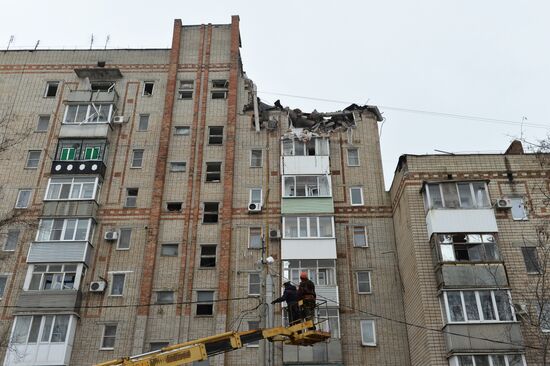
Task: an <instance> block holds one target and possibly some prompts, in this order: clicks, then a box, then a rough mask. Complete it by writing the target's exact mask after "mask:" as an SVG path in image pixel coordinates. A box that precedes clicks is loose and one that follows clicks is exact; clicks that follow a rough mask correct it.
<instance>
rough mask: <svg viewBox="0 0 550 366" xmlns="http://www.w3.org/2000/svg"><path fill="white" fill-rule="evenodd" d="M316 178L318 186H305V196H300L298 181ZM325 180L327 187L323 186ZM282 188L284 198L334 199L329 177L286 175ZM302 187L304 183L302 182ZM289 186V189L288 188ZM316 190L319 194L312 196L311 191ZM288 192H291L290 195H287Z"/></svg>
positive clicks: (321, 175)
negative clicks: (324, 192) (322, 192)
mask: <svg viewBox="0 0 550 366" xmlns="http://www.w3.org/2000/svg"><path fill="white" fill-rule="evenodd" d="M312 177H314V178H316V185H315V186H313V185H308V184H307V183H306V184H303V187H304V188H303V190H304V195H298V188H297V187H298V180H300V179H302V178H312ZM323 180H324V182H326V186H323V183H324V182H323ZM287 182H290V184H289V185H287ZM281 183H282V187H281V192H282V195H283V198H309V197H314V198H327V197H332V181H331V179H330V176H329V175H323V174H319V175H284V176H283V179H281ZM300 184H301V185H302V182H300ZM287 186H288V188H287ZM312 189H313V190H316V191H317V194H312V191H311V190H312ZM325 189H326V191H327V192H328V194H321V191H322V190H325ZM287 191H290V195H289V194H287Z"/></svg>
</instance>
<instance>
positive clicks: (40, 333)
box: [10, 314, 74, 345]
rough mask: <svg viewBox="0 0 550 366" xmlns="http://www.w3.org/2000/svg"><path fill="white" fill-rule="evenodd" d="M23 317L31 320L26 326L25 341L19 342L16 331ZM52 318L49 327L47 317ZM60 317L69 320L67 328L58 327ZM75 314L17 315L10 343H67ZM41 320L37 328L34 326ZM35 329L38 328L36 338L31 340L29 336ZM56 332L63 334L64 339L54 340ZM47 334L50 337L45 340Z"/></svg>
mask: <svg viewBox="0 0 550 366" xmlns="http://www.w3.org/2000/svg"><path fill="white" fill-rule="evenodd" d="M23 318H30V321H29V323H28V326H25V327H26V331H25V340H24V341H23V342H19V341H15V333H16V330H17V327H18V325H19V322H20V321H21V320H22V319H23ZM48 318H49V319H51V322H50V324H49V329H47V328H46V323H47V320H46V319H48ZM59 318H65V319H66V320H67V322H66V323H65V324H66V328H64V329H60V328H58V326H59V323H58V319H59ZM73 318H74V316H73V315H70V314H33V315H16V317H15V321H14V324H13V328H12V333H11V336H10V344H14V345H19V344H21V345H23V344H24V345H28V344H32V345H39V344H40V345H45V344H66V343H67V340H68V338H69V337H68V336H69V330H70V329H71V326H72V323H73V321H74V319H73ZM37 320H38V322H39V324H38V326H37V328H38V329H36V328H35V327H34V324H35V321H37ZM60 323H61V325H63V322H60ZM33 329H35V330H36V339H35V340H33V341H30V340H29V337H30V335H31V332H32V330H33ZM46 330H47V333H46ZM56 330H57V331H58V332H59V333H54V332H55V331H56ZM55 334H60V335H61V334H62V335H63V340H60V341H52V339H53V337H54V335H55ZM45 335H47V337H48V339H47V340H44V336H45Z"/></svg>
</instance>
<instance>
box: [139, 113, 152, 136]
mask: <svg viewBox="0 0 550 366" xmlns="http://www.w3.org/2000/svg"><path fill="white" fill-rule="evenodd" d="M150 118H151V115H150V114H149V113H140V115H139V119H138V125H137V132H147V131H148V130H149V119H150ZM143 121H145V122H144V124H145V128H143V124H142V123H143Z"/></svg>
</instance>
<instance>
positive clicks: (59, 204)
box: [42, 200, 98, 218]
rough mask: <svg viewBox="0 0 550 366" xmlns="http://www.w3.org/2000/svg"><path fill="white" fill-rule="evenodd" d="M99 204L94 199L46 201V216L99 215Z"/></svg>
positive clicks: (84, 216) (43, 213)
mask: <svg viewBox="0 0 550 366" xmlns="http://www.w3.org/2000/svg"><path fill="white" fill-rule="evenodd" d="M97 210H98V204H97V202H96V201H93V200H86V201H44V208H43V210H42V216H44V217H71V218H79V217H83V218H86V217H93V218H95V217H96V215H97Z"/></svg>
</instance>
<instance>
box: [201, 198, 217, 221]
mask: <svg viewBox="0 0 550 366" xmlns="http://www.w3.org/2000/svg"><path fill="white" fill-rule="evenodd" d="M214 208H215V209H214ZM219 222H220V203H219V202H203V213H202V223H203V224H217V223H219Z"/></svg>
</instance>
